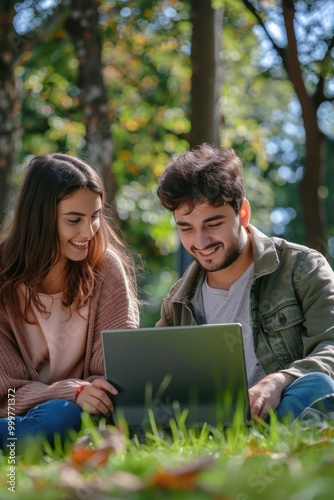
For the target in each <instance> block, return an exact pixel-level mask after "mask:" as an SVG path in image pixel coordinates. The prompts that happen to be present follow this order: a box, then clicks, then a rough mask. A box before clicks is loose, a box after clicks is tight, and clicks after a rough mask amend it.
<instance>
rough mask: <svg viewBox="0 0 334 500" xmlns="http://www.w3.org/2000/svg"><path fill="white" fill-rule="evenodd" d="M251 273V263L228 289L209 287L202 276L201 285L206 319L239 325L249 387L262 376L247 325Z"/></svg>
mask: <svg viewBox="0 0 334 500" xmlns="http://www.w3.org/2000/svg"><path fill="white" fill-rule="evenodd" d="M253 276H254V264H252V265H251V266H249V268H248V269H247V271H246V272H245V273H244V274H243V275H242V276H241V277H240V278H239V279H238V280H237V281H236V282H235V283H233V285H232V286H231V288H230V289H229V290H221V289H218V288H211V287H210V286H209V285H208V283H207V280H206V279H205V280H204V282H203V285H202V297H203V306H204V311H205V319H206V323H207V324H217V323H240V324H241V325H242V335H243V341H244V351H245V361H246V372H247V379H248V387H252V386H253V385H255V384H256V383H257V382H259V380H261V379H262V378H263V377H264V376H265V373H264V371H263V369H262V367H261V366H260V364H259V362H258V360H257V357H256V355H255V351H254V342H253V331H252V327H251V318H250V308H249V300H250V299H249V297H250V289H251V286H252V283H253Z"/></svg>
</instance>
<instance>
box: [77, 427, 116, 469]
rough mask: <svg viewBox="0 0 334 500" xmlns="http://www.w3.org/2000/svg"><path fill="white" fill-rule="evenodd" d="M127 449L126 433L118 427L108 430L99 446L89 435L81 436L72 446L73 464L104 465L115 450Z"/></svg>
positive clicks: (86, 465) (84, 465) (86, 466)
mask: <svg viewBox="0 0 334 500" xmlns="http://www.w3.org/2000/svg"><path fill="white" fill-rule="evenodd" d="M124 449H125V436H124V433H123V432H122V431H120V430H117V429H116V428H115V429H113V430H112V431H111V430H108V431H107V432H106V434H105V436H104V437H103V440H102V442H101V443H100V444H99V445H98V446H95V447H94V446H92V445H91V442H90V438H89V436H83V437H82V438H79V439H78V440H77V441H76V443H74V444H73V446H72V464H73V465H75V466H77V467H85V468H95V467H102V466H103V465H105V464H106V463H107V462H108V459H109V456H110V454H111V453H113V452H119V451H122V450H124Z"/></svg>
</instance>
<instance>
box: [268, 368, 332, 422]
mask: <svg viewBox="0 0 334 500" xmlns="http://www.w3.org/2000/svg"><path fill="white" fill-rule="evenodd" d="M310 407H311V408H312V407H316V408H317V410H319V411H322V412H323V413H324V414H326V413H328V412H334V380H333V379H332V378H331V377H329V375H326V374H324V373H320V372H314V373H308V374H307V375H304V376H303V377H300V378H297V379H296V380H295V381H294V382H293V383H292V384H291V385H290V386H289V387H287V388H286V389H285V390H284V391H283V394H282V399H281V402H280V404H279V406H278V408H277V409H276V412H275V413H276V414H277V418H278V420H279V421H280V422H284V421H287V420H289V421H290V422H291V421H292V420H294V419H296V418H298V417H299V416H300V415H301V414H302V413H303V412H304V410H305V409H306V408H310Z"/></svg>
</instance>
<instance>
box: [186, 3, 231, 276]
mask: <svg viewBox="0 0 334 500" xmlns="http://www.w3.org/2000/svg"><path fill="white" fill-rule="evenodd" d="M191 18H192V25H193V32H192V39H191V61H192V79H191V105H190V119H191V131H190V134H189V142H190V147H194V146H198V145H199V144H201V143H203V142H209V143H212V144H219V143H220V139H219V137H220V133H219V132H220V124H221V111H220V95H221V84H222V69H221V64H220V51H221V44H222V26H223V9H222V8H220V9H213V8H212V7H211V2H210V1H208V0H192V2H191ZM191 260H192V258H191V257H190V255H189V254H188V253H187V252H186V251H185V249H184V248H183V246H182V245H180V250H179V274H180V275H182V274H183V273H184V271H185V270H186V268H187V267H188V265H189V264H190V262H191Z"/></svg>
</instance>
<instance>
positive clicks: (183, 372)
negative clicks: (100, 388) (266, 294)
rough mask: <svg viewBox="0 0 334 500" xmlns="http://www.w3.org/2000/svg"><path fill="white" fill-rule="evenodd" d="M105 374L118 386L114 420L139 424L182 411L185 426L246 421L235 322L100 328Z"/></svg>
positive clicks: (245, 393) (165, 422) (163, 423)
mask: <svg viewBox="0 0 334 500" xmlns="http://www.w3.org/2000/svg"><path fill="white" fill-rule="evenodd" d="M102 343H103V356H104V366H105V374H106V378H107V380H109V381H110V382H111V383H112V384H113V385H114V386H115V387H116V388H117V389H118V391H119V394H118V395H117V396H116V397H113V403H114V408H115V413H114V415H113V417H114V421H115V422H117V420H119V419H120V418H125V420H126V422H127V424H128V425H136V426H138V425H139V426H142V427H145V426H146V425H147V424H149V412H148V409H150V412H151V415H153V416H154V420H155V423H156V425H157V426H158V427H159V426H168V425H169V421H170V419H171V418H173V419H176V420H177V419H178V418H179V416H180V414H181V413H182V412H184V411H185V412H187V417H186V421H185V424H186V425H187V426H189V427H197V426H203V424H204V423H207V424H209V425H213V426H219V427H220V426H229V425H231V424H232V422H233V419H234V418H235V416H236V415H238V419H239V420H240V419H241V420H242V422H241V423H243V424H248V423H249V401H248V390H247V379H246V370H245V360H244V351H243V342H242V330H241V325H239V324H235V323H233V324H218V325H196V326H179V327H163V328H138V329H134V330H107V331H103V332H102Z"/></svg>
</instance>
